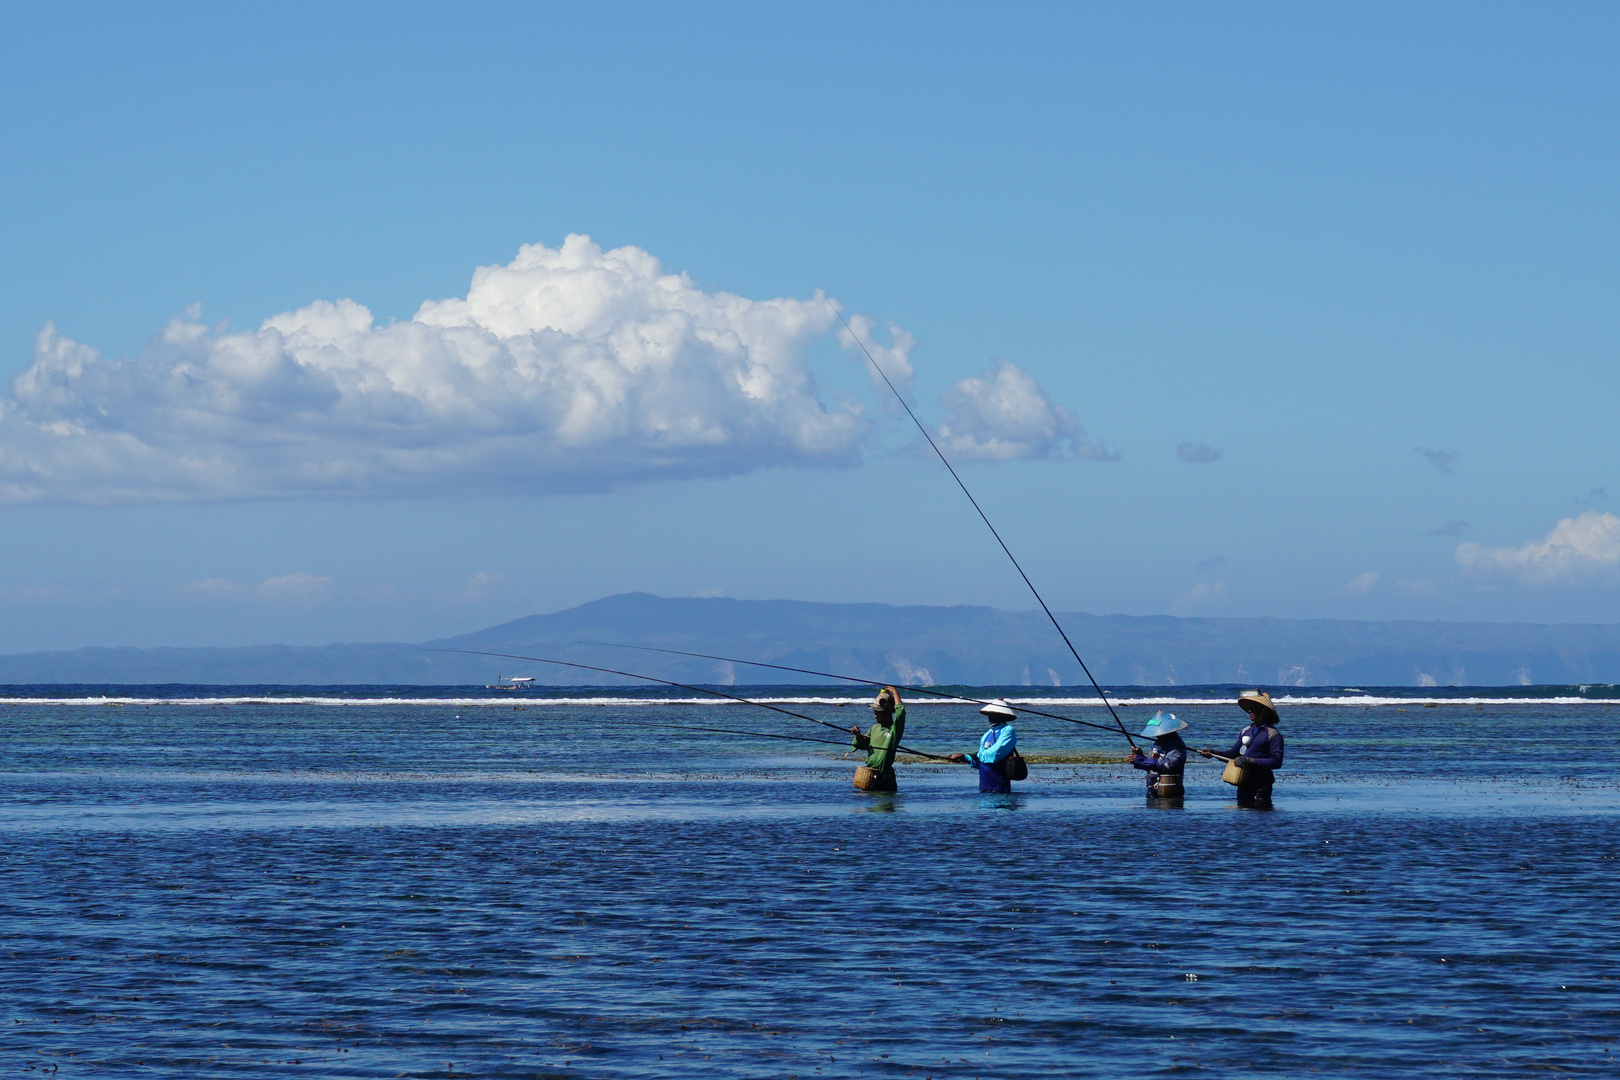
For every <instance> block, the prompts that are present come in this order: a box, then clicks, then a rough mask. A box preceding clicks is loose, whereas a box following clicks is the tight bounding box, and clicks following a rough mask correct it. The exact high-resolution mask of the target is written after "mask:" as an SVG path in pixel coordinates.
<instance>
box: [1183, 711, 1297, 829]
mask: <svg viewBox="0 0 1620 1080" xmlns="http://www.w3.org/2000/svg"><path fill="white" fill-rule="evenodd" d="M1238 706H1239V707H1240V708H1242V710H1243V711H1244V712H1246V713H1248V714H1249V726H1248V727H1246V728H1244V729H1243V730H1242V731H1240V732H1238V737H1237V742H1235V743H1233V744H1232V748H1231V749H1230V750H1228V751H1227V752H1226V754H1225V756H1226V757H1229V758H1231V759H1232V760H1233V761H1235V762H1237V763H1238V765H1239V766H1241V767H1242V769H1243V782H1242V783H1240V784H1239V785H1238V789H1237V803H1238V805H1239V806H1252V807H1255V808H1257V809H1266V808H1269V807H1270V806H1271V785H1272V784H1273V783H1274V782H1275V781H1276V770H1278V769H1280V768H1282V763H1283V737H1282V732H1280V731H1278V730H1277V708H1276V706H1274V705H1272V703H1271V695H1270V694H1268V693H1266V692H1265V691H1263V690H1245V691H1244V692H1243V693H1242V694H1241V695H1240V696H1239V697H1238ZM1198 752H1199V753H1200V754H1203V755H1204V756H1205V757H1215V756H1216V753H1215V751H1213V750H1211V749H1210V748H1208V747H1207V746H1206V747H1203V748H1201V749H1200V750H1199V751H1198Z"/></svg>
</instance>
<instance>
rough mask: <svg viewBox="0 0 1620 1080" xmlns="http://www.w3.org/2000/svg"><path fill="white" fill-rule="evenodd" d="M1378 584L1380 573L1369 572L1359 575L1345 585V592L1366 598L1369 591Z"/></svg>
mask: <svg viewBox="0 0 1620 1080" xmlns="http://www.w3.org/2000/svg"><path fill="white" fill-rule="evenodd" d="M1376 584H1378V571H1376V570H1367V571H1365V572H1363V573H1360V574H1357V575H1356V576H1355V577H1353V578H1351V579H1350V580H1349V581H1347V582H1345V583H1344V591H1345V592H1347V593H1351V594H1353V595H1356V596H1365V595H1366V594H1367V591H1368V590H1369V589H1371V588H1372V587H1373V586H1374V585H1376Z"/></svg>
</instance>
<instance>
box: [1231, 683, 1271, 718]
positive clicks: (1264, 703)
mask: <svg viewBox="0 0 1620 1080" xmlns="http://www.w3.org/2000/svg"><path fill="white" fill-rule="evenodd" d="M1245 701H1247V702H1248V703H1249V704H1251V705H1256V706H1258V707H1259V709H1260V712H1261V713H1263V714H1267V715H1269V716H1270V717H1271V722H1272V723H1273V724H1275V723H1276V722H1277V706H1275V705H1273V704H1272V703H1271V695H1270V694H1268V693H1266V692H1265V691H1264V690H1245V691H1243V693H1241V694H1239V695H1238V704H1239V705H1242V704H1243V703H1244V702H1245Z"/></svg>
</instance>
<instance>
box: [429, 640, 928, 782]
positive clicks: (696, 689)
mask: <svg viewBox="0 0 1620 1080" xmlns="http://www.w3.org/2000/svg"><path fill="white" fill-rule="evenodd" d="M427 651H428V652H445V653H461V654H462V655H464V656H498V657H501V658H502V659H505V660H530V661H533V662H534V663H537V664H556V665H558V666H559V667H570V668H579V669H580V670H581V671H600V672H604V673H606V674H608V675H622V676H624V677H625V678H627V679H640V680H641V681H643V682H655V683H662V684H664V685H665V686H673V687H675V688H677V689H679V690H690V691H691V692H692V693H694V694H711V695H713V696H714V697H719V698H726V699H727V700H730V701H740V702H742V703H743V704H744V705H754V706H757V707H759V708H761V709H769V710H771V711H772V712H779V713H781V714H782V715H783V716H795V717H798V718H799V719H800V720H808V721H810V722H811V723H812V724H820V725H821V726H822V727H828V728H832V729H833V730H834V731H837V732H840V733H842V732H846V731H848V730H849V729H848V728H846V727H843V726H841V725H839V724H834V723H831V722H829V721H826V720H818V719H816V718H815V717H814V716H806V715H805V714H804V713H801V712H794V711H793V710H792V709H783V708H779V707H777V706H775V705H767V704H766V703H765V702H763V701H755V700H754V699H752V698H745V697H738V696H737V695H736V694H728V693H726V692H725V691H723V690H711V689H709V688H708V687H703V686H689V685H687V684H686V683H680V682H675V681H673V680H671V679H660V678H658V677H657V676H656V675H638V674H636V673H635V672H633V671H620V670H618V669H617V668H608V667H597V666H596V665H595V664H577V663H575V662H574V661H572V660H552V659H550V658H549V657H545V656H518V655H517V654H516V653H503V652H482V651H480V650H477V649H429V650H427ZM816 741H820V740H816ZM837 745H839V746H842V745H844V744H843V743H839V744H837ZM895 749H896V750H898V751H900V752H902V753H906V754H915V755H917V756H918V757H925V758H932V759H934V760H935V761H949V760H950V758H949V757H947V756H945V755H944V754H925V753H923V752H922V751H921V750H912V749H911V748H909V747H905V746H899V745H897V746H895Z"/></svg>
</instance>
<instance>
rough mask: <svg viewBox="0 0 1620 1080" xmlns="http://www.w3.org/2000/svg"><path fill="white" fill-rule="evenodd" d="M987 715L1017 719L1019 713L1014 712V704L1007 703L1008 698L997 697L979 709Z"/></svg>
mask: <svg viewBox="0 0 1620 1080" xmlns="http://www.w3.org/2000/svg"><path fill="white" fill-rule="evenodd" d="M979 711H980V712H982V713H983V714H984V715H986V716H999V717H1001V718H1002V719H1004V720H1015V719H1017V718H1018V714H1017V713H1015V712H1013V710H1012V706H1011V705H1009V704H1007V699H1006V698H996V700H994V701H992V702H991V703H990V704H988V705H986V706H985V707H984V708H982V709H980V710H979Z"/></svg>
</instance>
